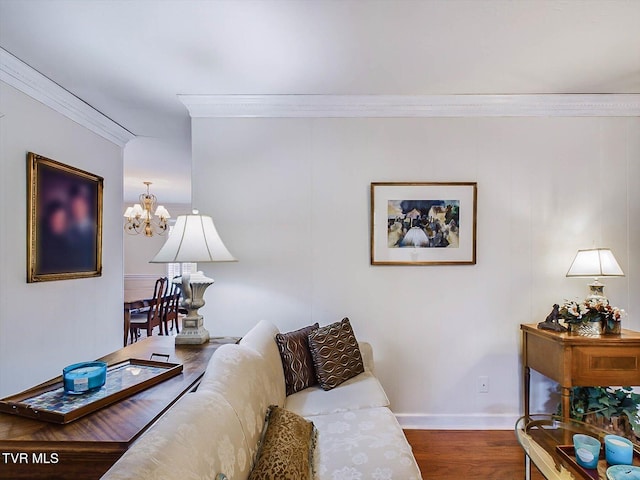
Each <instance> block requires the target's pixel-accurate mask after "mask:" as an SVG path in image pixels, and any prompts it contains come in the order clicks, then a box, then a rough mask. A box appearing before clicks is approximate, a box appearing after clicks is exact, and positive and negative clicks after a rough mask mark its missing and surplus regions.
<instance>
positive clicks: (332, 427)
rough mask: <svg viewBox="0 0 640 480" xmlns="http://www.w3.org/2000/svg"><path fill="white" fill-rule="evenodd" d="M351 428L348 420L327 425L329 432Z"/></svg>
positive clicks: (341, 431) (340, 431)
mask: <svg viewBox="0 0 640 480" xmlns="http://www.w3.org/2000/svg"><path fill="white" fill-rule="evenodd" d="M350 429H351V427H349V424H348V423H346V422H332V423H330V424H329V425H328V426H327V430H328V431H329V433H344V432H348V431H349V430H350Z"/></svg>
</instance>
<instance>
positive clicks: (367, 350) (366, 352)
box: [358, 342, 373, 373]
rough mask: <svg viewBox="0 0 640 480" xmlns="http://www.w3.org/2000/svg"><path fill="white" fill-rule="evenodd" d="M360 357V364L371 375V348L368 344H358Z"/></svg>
mask: <svg viewBox="0 0 640 480" xmlns="http://www.w3.org/2000/svg"><path fill="white" fill-rule="evenodd" d="M358 348H359V349H360V355H362V363H363V364H364V369H365V371H368V372H371V373H373V347H371V344H370V343H369V342H358Z"/></svg>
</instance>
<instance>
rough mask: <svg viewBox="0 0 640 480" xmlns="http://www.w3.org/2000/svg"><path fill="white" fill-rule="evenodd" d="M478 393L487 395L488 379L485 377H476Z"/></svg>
mask: <svg viewBox="0 0 640 480" xmlns="http://www.w3.org/2000/svg"><path fill="white" fill-rule="evenodd" d="M478 393H489V377H487V376H486V375H481V376H479V377H478Z"/></svg>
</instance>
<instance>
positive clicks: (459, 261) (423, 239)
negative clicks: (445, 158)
mask: <svg viewBox="0 0 640 480" xmlns="http://www.w3.org/2000/svg"><path fill="white" fill-rule="evenodd" d="M476 199H477V184H476V183H475V182H454V183H442V182H431V183H427V182H425V183H409V182H406V183H382V182H378V183H372V184H371V264H372V265H474V264H475V263H476Z"/></svg>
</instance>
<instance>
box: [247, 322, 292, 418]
mask: <svg viewBox="0 0 640 480" xmlns="http://www.w3.org/2000/svg"><path fill="white" fill-rule="evenodd" d="M277 333H280V332H279V331H278V328H277V327H276V326H275V325H274V324H272V323H270V322H267V321H266V320H261V321H260V322H258V324H257V325H256V326H255V327H253V328H252V329H251V330H249V332H247V334H246V335H245V336H244V337H243V338H242V340H240V345H245V346H247V347H249V348H252V349H253V350H255V351H256V352H258V353H259V354H260V355H261V356H262V357H263V358H264V361H265V363H266V366H267V367H268V368H267V369H266V371H267V373H268V375H269V379H270V381H271V382H273V385H274V388H276V389H277V390H278V399H277V401H272V402H271V403H273V404H275V405H280V406H282V405H284V399H285V398H286V387H285V381H284V370H283V368H282V360H281V359H280V351H279V350H278V346H277V345H276V342H275V337H276V334H277Z"/></svg>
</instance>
